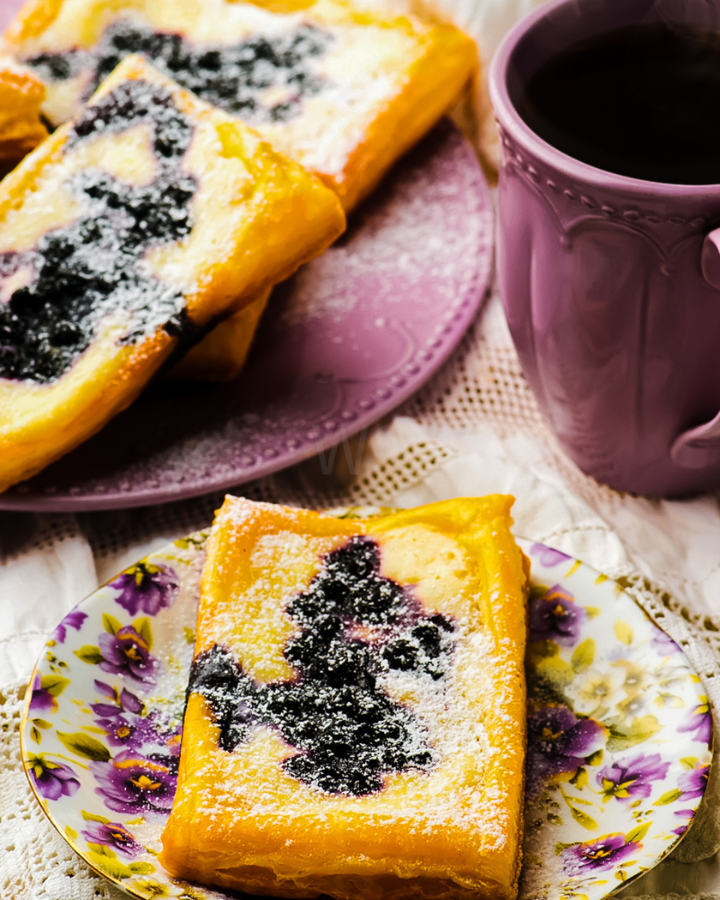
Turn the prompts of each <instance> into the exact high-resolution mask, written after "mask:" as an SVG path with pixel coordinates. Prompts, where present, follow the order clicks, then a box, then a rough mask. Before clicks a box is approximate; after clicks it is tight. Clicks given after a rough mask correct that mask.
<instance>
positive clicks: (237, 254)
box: [0, 56, 344, 490]
mask: <svg viewBox="0 0 720 900" xmlns="http://www.w3.org/2000/svg"><path fill="white" fill-rule="evenodd" d="M343 227H344V215H343V212H342V209H341V207H340V204H339V203H338V200H337V198H336V196H335V195H334V194H333V192H332V191H330V190H328V189H327V188H326V187H325V186H324V185H323V184H322V183H321V182H320V181H319V180H317V179H315V178H313V177H312V176H310V175H308V174H307V173H306V172H305V171H304V170H303V169H301V168H300V167H299V166H298V165H297V164H296V163H293V162H290V161H289V160H287V159H285V158H284V157H282V156H280V155H279V154H277V153H276V152H275V151H274V150H272V148H271V147H270V146H269V145H268V144H267V143H265V142H264V141H263V140H261V138H260V137H258V135H257V134H256V133H255V132H253V131H251V130H250V129H248V128H247V127H246V126H245V125H243V124H242V123H241V122H240V121H239V120H238V119H234V118H231V117H230V116H228V115H227V114H225V113H223V112H221V111H220V110H218V109H217V108H215V107H213V106H210V105H208V104H207V103H204V102H203V101H201V100H198V99H197V97H195V96H194V95H192V94H190V93H188V92H187V91H184V90H182V89H181V88H179V87H178V86H177V85H176V84H175V83H174V82H172V81H170V80H169V79H167V78H166V77H165V76H163V75H161V74H159V73H157V72H156V71H155V70H154V69H153V68H152V67H151V66H150V65H149V64H148V63H147V62H146V61H145V60H144V59H142V58H141V57H139V56H134V57H131V58H129V59H127V60H125V61H124V62H123V63H122V65H121V66H120V67H119V68H118V69H117V70H116V71H115V72H114V73H113V74H112V75H111V76H110V77H109V78H108V79H106V81H105V82H104V83H103V85H102V87H101V88H100V89H99V90H98V92H97V93H96V94H95V95H94V96H93V98H92V100H91V101H90V102H89V104H88V105H87V107H86V108H85V109H84V110H83V111H82V112H81V114H80V116H79V117H78V118H76V119H75V120H74V121H73V122H71V123H67V124H66V125H64V126H62V127H61V128H59V129H58V130H57V131H56V132H55V133H54V134H53V135H52V136H51V137H49V138H48V139H47V140H46V141H45V142H44V143H43V144H41V145H40V146H39V147H38V148H37V149H36V150H34V151H33V152H32V153H31V154H30V155H29V156H28V157H26V159H25V160H24V161H23V162H22V163H21V164H20V165H19V166H18V168H17V169H15V170H14V171H13V172H11V173H10V175H8V176H7V177H6V178H5V180H4V181H3V182H2V184H0V490H4V489H5V488H6V487H8V486H9V485H11V484H14V483H15V482H17V481H20V480H22V479H24V478H27V477H28V476H30V475H33V474H34V473H35V472H37V471H39V470H40V469H42V468H43V467H44V466H46V465H47V464H48V463H49V462H51V461H52V460H54V459H56V458H58V457H59V456H61V455H62V454H64V453H66V452H67V451H68V450H70V449H72V448H73V447H75V446H76V445H77V444H79V443H80V442H81V441H83V440H85V439H86V438H87V437H89V436H90V435H91V434H93V433H94V432H96V431H97V430H99V429H100V428H101V427H102V426H103V425H104V424H105V423H106V422H107V421H108V420H109V419H110V418H111V417H112V416H114V415H115V414H116V413H118V412H119V411H120V410H121V409H123V408H124V407H126V406H127V405H128V404H129V403H131V402H132V400H133V399H134V398H135V397H136V396H137V394H138V393H139V392H140V391H141V390H142V388H143V387H144V385H145V384H146V383H147V381H148V380H149V379H150V378H151V376H152V375H153V374H154V373H155V372H156V371H157V370H158V369H159V367H160V366H161V365H162V364H163V363H164V362H165V361H166V360H167V359H168V357H169V356H170V355H171V354H172V352H173V350H175V349H176V348H177V347H178V346H179V345H180V344H181V342H182V341H183V340H188V341H193V340H197V339H198V336H200V335H201V334H202V333H203V330H206V329H207V328H209V327H211V326H212V324H213V323H214V322H216V321H218V320H219V319H220V318H222V317H225V316H227V315H228V314H230V313H232V312H234V311H236V310H238V309H240V308H241V307H242V305H243V304H244V303H247V302H249V301H250V300H251V299H255V298H256V297H257V296H258V295H259V294H260V293H261V292H262V291H264V290H266V289H267V287H268V286H269V285H272V284H273V283H275V282H277V281H278V280H279V279H282V278H285V277H288V276H289V275H290V274H291V273H292V272H293V271H294V270H295V269H296V268H297V267H298V266H299V265H301V264H302V263H303V262H306V261H307V260H308V259H310V258H312V257H313V256H315V255H316V254H317V253H319V252H321V251H322V250H323V249H324V248H325V247H326V246H327V245H328V244H329V243H330V242H331V241H332V240H334V239H335V238H336V237H337V236H338V234H339V233H340V232H341V231H342V229H343Z"/></svg>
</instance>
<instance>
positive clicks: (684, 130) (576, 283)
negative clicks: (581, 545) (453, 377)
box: [490, 0, 720, 495]
mask: <svg viewBox="0 0 720 900" xmlns="http://www.w3.org/2000/svg"><path fill="white" fill-rule="evenodd" d="M643 29H644V30H643ZM648 29H649V30H648ZM653 29H654V31H653ZM653 34H655V35H656V36H657V35H660V38H658V39H662V40H669V41H670V42H671V44H673V47H675V44H677V47H675V50H677V53H675V50H673V52H674V53H675V57H674V58H673V59H672V60H671V59H670V58H669V57H668V62H667V64H665V63H663V62H662V57H661V56H659V55H658V54H659V53H660V51H658V50H657V48H655V49H654V50H653V47H652V46H651V45H652V41H654V40H655V38H654V37H652V35H653ZM648 35H650V38H648ZM648 40H649V41H650V44H647V41H648ZM618 42H619V43H620V44H622V47H621V48H620V50H619V51H617V44H618ZM623 42H624V43H623ZM643 42H645V44H643ZM673 42H674V43H673ZM613 45H614V46H615V50H612V47H613ZM604 46H605V47H606V49H607V47H610V48H611V51H608V52H610V55H611V56H612V53H615V54H616V56H615V62H614V63H613V65H615V68H616V70H617V71H615V72H613V71H610V70H611V69H612V66H610V68H608V67H607V66H605V63H602V60H601V63H602V65H600V67H599V69H598V70H597V71H596V72H595V73H594V75H592V73H590V74H591V75H592V77H590V75H588V73H587V72H586V71H583V68H582V65H580V63H581V62H582V61H587V60H592V59H593V58H594V57H593V54H595V56H596V57H597V55H598V54H600V56H602V53H603V52H605V51H603V50H602V48H603V47H604ZM638 46H640V50H638ZM643 48H644V49H643ZM648 48H649V49H648ZM678 48H679V49H678ZM688 48H689V49H688ZM616 51H617V53H616ZM653 52H655V53H656V56H657V59H655V60H654V61H653V60H651V59H649V57H648V54H650V56H652V53H653ZM663 52H664V51H663ZM573 53H574V56H573ZM618 53H619V55H618ZM637 53H640V54H642V53H645V57H643V58H642V59H640V61H639V62H638V58H637ZM633 54H636V55H635V56H633ZM688 54H689V55H688ZM606 57H607V53H606ZM606 57H604V59H605V60H606V62H607V59H606ZM715 57H717V59H718V61H720V3H718V2H715V0H622V2H618V0H551V2H550V3H549V4H546V5H545V6H543V7H541V8H540V9H539V10H537V11H535V12H534V13H532V14H531V15H530V16H528V17H527V18H526V19H524V20H523V21H522V22H520V23H519V24H518V25H517V26H516V27H515V28H514V29H513V30H512V31H511V32H510V33H509V34H508V35H507V36H506V38H505V40H504V41H503V43H502V44H501V46H500V48H499V49H498V52H497V54H496V56H495V58H494V60H493V64H492V68H491V72H490V91H491V97H492V101H493V105H494V108H495V114H496V117H497V120H498V125H499V128H500V135H501V139H502V145H503V162H502V168H501V172H500V183H499V221H498V277H499V286H500V293H501V296H502V299H503V303H504V305H505V311H506V314H507V318H508V322H509V325H510V330H511V332H512V335H513V339H514V341H515V345H516V347H517V350H518V354H519V356H520V361H521V363H522V366H523V369H524V372H525V375H526V377H527V379H528V381H529V383H530V386H531V387H532V389H533V391H534V393H535V395H536V397H537V399H538V402H539V404H540V406H541V408H542V410H543V412H544V414H545V416H546V417H547V419H548V421H549V423H550V425H551V426H552V428H553V430H554V431H555V433H556V435H557V436H558V438H559V440H560V442H561V443H562V445H563V447H564V448H565V450H566V451H567V452H568V454H569V455H570V456H571V458H572V459H573V460H574V461H575V462H576V463H577V464H578V465H579V466H580V468H581V469H583V470H584V471H585V472H587V473H589V474H591V475H593V476H594V477H595V478H597V479H598V480H599V481H602V482H604V483H606V484H609V485H610V486H612V487H614V488H617V489H620V490H628V491H634V492H638V493H643V494H662V495H678V494H683V493H690V492H696V491H702V490H709V489H713V488H718V487H720V251H719V248H720V228H718V226H719V225H720V128H717V129H716V128H715V126H714V120H715V119H718V116H717V112H716V110H717V108H718V107H717V106H714V105H713V104H712V103H711V102H710V101H711V98H712V97H713V96H714V95H713V91H717V92H719V95H720V65H719V66H717V67H715V66H712V65H710V63H712V60H713V58H715ZM558 59H560V61H561V63H562V65H565V69H564V70H563V69H562V65H561V66H560V69H558V68H557V65H558V64H557V60H558ZM618 59H619V60H620V63H618ZM658 59H659V60H660V62H659V63H658ZM563 60H565V61H564V62H563ZM688 60H689V61H688ZM566 64H567V65H566ZM583 64H584V63H583ZM588 64H589V63H588ZM653 65H654V68H653ZM553 66H555V75H554V76H553V71H554V70H553ZM573 66H575V69H573ZM603 66H605V68H603ZM673 66H674V68H673ZM693 66H694V68H692V67H693ZM630 70H632V71H630ZM635 70H637V71H640V76H639V77H640V81H641V82H642V79H644V83H640V84H638V82H637V80H635V81H633V79H634V78H635V77H636V75H637V71H635ZM628 72H630V74H628ZM633 72H634V73H635V74H633ZM708 72H710V73H711V77H710V82H712V83H710V85H709V87H707V85H706V84H705V81H703V79H706V75H707V74H708ZM575 73H577V79H576V78H575ZM712 73H717V74H716V75H715V76H714V77H715V81H714V82H713V76H712ZM676 76H677V77H679V78H680V81H681V82H683V79H685V81H686V82H687V83H686V84H681V87H680V88H679V90H680V91H681V93H680V94H679V95H677V96H676V95H675V94H674V93H673V92H674V90H675V80H674V79H676ZM686 76H687V78H686ZM553 77H555V82H554V85H555V88H557V89H559V90H560V93H559V95H558V94H553V90H554V89H555V88H553V81H552V78H553ZM582 78H586V81H585V82H583V81H582ZM593 78H595V82H594V87H593V80H592V79H593ZM543 79H545V97H548V96H552V97H554V103H555V108H554V109H553V108H543V107H542V104H541V100H538V98H539V97H540V98H542V90H543ZM548 79H550V80H549V81H548ZM623 79H627V87H623V84H624V82H623ZM692 79H695V81H693V80H692ZM706 80H707V79H706ZM548 84H549V85H550V88H551V89H552V90H551V91H550V93H548V90H547V87H548ZM538 85H539V87H538ZM587 85H590V87H587ZM598 85H601V88H598ZM528 86H530V88H528ZM698 86H699V87H698ZM706 87H707V90H708V91H709V94H707V96H704V95H703V96H701V95H700V94H699V93H698V91H700V90H703V91H704V90H705V89H706ZM646 90H649V91H650V99H649V101H648V102H650V103H651V104H654V106H653V109H652V110H650V112H648V111H647V109H646V108H645V106H643V104H644V103H645V100H646V99H647V97H645V96H643V92H644V91H646ZM682 90H685V91H686V99H682V96H683V95H682ZM604 91H605V92H606V93H607V98H608V99H607V102H606V101H605V100H604V99H603V98H604V96H605V94H604V93H603V92H604ZM688 91H689V93H687V92H688ZM533 92H534V93H533ZM558 96H559V97H560V99H558ZM678 96H680V98H681V99H680V100H678ZM563 98H564V99H563ZM538 103H540V106H538V105H537V104H538ZM562 103H566V106H565V108H564V109H563V107H562ZM673 103H674V104H675V106H674V107H673ZM533 104H535V105H533ZM703 104H705V107H707V115H706V116H704V117H703V115H702V111H703V109H704V106H703ZM646 105H647V104H646ZM573 108H574V110H575V112H573ZM618 109H619V110H620V113H617V115H616V112H617V110H618ZM553 115H556V116H557V115H560V120H559V121H560V124H561V125H562V124H563V122H564V123H568V122H570V123H572V122H577V123H578V124H577V133H576V134H574V135H573V134H571V135H570V137H571V138H572V140H574V141H575V143H572V140H571V141H566V140H565V139H564V137H563V134H562V133H561V132H559V131H558V130H557V128H556V126H557V124H558V120H556V121H553ZM623 115H624V116H625V118H624V119H623V118H622V116H623ZM608 116H609V117H610V118H607V117H608ZM618 116H619V118H618ZM636 116H637V117H638V119H637V121H636V120H635V117H636ZM643 116H645V117H646V118H645V119H643V118H642V117H643ZM673 116H675V118H676V119H677V121H675V120H674V119H673V118H672V117H673ZM683 116H684V117H685V119H684V124H683V121H681V120H682V117H683ZM604 117H605V118H604ZM663 117H665V118H663ZM719 121H720V120H719ZM529 123H532V127H531V124H529ZM638 123H640V124H638ZM673 127H674V128H675V131H674V132H672V128H673ZM553 128H556V130H555V131H553ZM668 128H670V131H667V129H668ZM693 128H695V132H693ZM612 129H614V130H615V134H614V136H613V134H612V133H610V131H611V130H612ZM648 129H651V130H652V129H655V132H652V134H650V132H648ZM663 129H665V131H663ZM666 132H667V133H668V134H669V135H670V137H668V139H667V140H668V141H669V143H665V138H662V139H660V138H658V139H655V137H653V135H654V134H655V133H657V134H658V135H661V136H662V135H664V134H665V133H666ZM540 133H542V134H543V136H542V137H541V136H540ZM593 135H594V136H595V137H593ZM698 135H699V137H698ZM696 138H697V139H696ZM706 138H707V140H706V144H707V146H702V147H700V146H699V144H698V141H699V142H700V143H702V141H704V140H705V139H706ZM606 139H607V140H606ZM625 139H627V142H628V143H627V146H623V143H622V141H623V140H625ZM643 139H645V145H643V144H642V141H643ZM583 140H584V141H585V144H584V145H583V143H582V142H583ZM613 140H615V144H616V146H615V148H614V147H613ZM675 140H677V141H678V144H677V147H676V146H675V144H673V143H672V142H673V141H675ZM593 141H595V142H596V145H593V143H592V142H593ZM632 141H639V142H640V143H639V144H637V145H631V144H632ZM686 144H687V147H686V146H685V145H686ZM716 144H717V152H716V151H715V145H716ZM560 145H562V146H563V147H564V149H565V151H570V152H564V151H563V150H561V149H559V146H560ZM602 145H606V146H602ZM696 145H697V146H696ZM608 146H609V147H610V152H609V154H608V153H607V152H606V151H607V149H608ZM688 147H690V150H691V151H692V153H696V155H697V160H698V162H697V163H696V162H695V159H696V157H693V156H692V155H690V156H688V157H687V159H686V158H684V157H683V158H682V159H681V158H680V157H681V156H682V153H684V152H685V151H686V150H687V148H688ZM638 148H639V149H638ZM613 149H614V150H615V156H613ZM656 150H657V152H656ZM595 151H598V152H595ZM625 151H627V152H625ZM661 151H662V152H661ZM688 152H690V151H688ZM570 153H572V155H570ZM602 153H605V155H604V156H603V155H602ZM703 153H704V156H703ZM633 154H634V158H633ZM628 160H630V162H628ZM676 163H678V165H676ZM628 173H629V174H628ZM715 173H717V174H715ZM705 178H707V179H708V180H712V182H713V183H709V184H703V183H699V182H701V181H702V180H704V179H705ZM653 179H658V180H653ZM671 179H676V181H677V182H679V181H681V180H682V181H684V182H685V183H674V182H673V181H672V180H671ZM692 182H695V183H692Z"/></svg>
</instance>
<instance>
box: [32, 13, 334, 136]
mask: <svg viewBox="0 0 720 900" xmlns="http://www.w3.org/2000/svg"><path fill="white" fill-rule="evenodd" d="M331 39H332V38H331V36H330V35H329V34H328V33H327V32H325V31H323V30H322V29H320V28H318V27H317V26H315V25H310V24H304V25H301V26H300V27H299V28H297V29H296V30H295V31H294V32H292V33H290V34H287V35H280V36H277V37H272V38H270V37H263V36H262V35H255V36H253V37H250V38H247V39H246V40H244V41H242V42H241V43H239V44H234V45H229V46H222V45H220V46H198V47H196V46H193V45H192V44H191V43H190V42H188V41H186V40H184V39H183V38H182V37H181V36H180V35H178V34H167V33H163V32H156V31H153V30H151V29H150V28H147V27H143V26H140V25H134V24H132V23H130V22H117V23H115V24H113V25H111V26H110V27H109V28H108V29H107V31H106V32H105V33H104V35H103V37H102V40H101V41H100V43H99V45H98V46H97V47H96V48H94V49H93V50H75V51H70V52H68V53H59V54H51V53H42V54H40V55H38V56H35V57H32V58H31V59H29V60H27V62H28V63H29V64H30V65H31V66H33V67H34V68H36V69H37V70H38V71H39V73H40V74H41V76H42V77H44V78H45V79H46V80H49V81H63V80H67V79H69V78H72V77H74V76H76V75H77V74H79V73H80V72H82V71H87V70H88V69H90V70H91V72H92V77H91V79H90V81H89V85H88V88H87V91H86V97H88V96H90V94H91V93H92V91H93V90H94V89H95V88H96V87H97V86H98V85H99V84H100V82H101V81H102V80H103V79H104V78H105V77H106V76H107V75H109V74H110V72H112V71H113V69H114V68H115V67H116V66H117V65H118V64H119V63H120V62H121V60H123V59H124V58H125V57H126V56H127V55H128V54H130V53H140V54H142V55H143V56H145V57H146V58H147V59H149V60H150V61H151V62H152V63H153V65H154V66H155V67H156V68H158V69H159V70H160V71H162V72H164V73H165V74H166V75H168V76H169V77H170V78H173V79H174V80H175V81H177V82H178V83H179V84H181V85H182V86H183V87H184V88H187V89H188V90H190V91H192V92H193V93H194V94H197V96H198V97H201V98H202V99H203V100H206V101H207V102H208V103H212V104H213V105H214V106H219V107H220V108H221V109H224V110H226V111H227V112H229V113H233V114H235V115H240V116H242V117H243V118H245V119H247V120H248V121H252V122H284V121H287V120H288V119H290V118H292V117H293V116H294V115H296V114H297V113H299V112H300V104H301V102H302V99H303V97H307V96H311V95H313V94H317V93H318V92H319V91H320V90H321V89H322V87H323V84H324V83H325V79H324V78H322V77H321V76H318V75H316V74H314V73H313V72H312V71H310V69H309V68H308V61H309V60H310V59H311V58H312V57H317V56H321V55H322V54H323V53H324V52H325V50H326V48H327V46H328V44H329V42H330V41H331ZM268 88H273V89H274V91H273V93H275V94H276V95H277V94H278V93H279V94H281V95H282V96H281V97H280V98H279V99H276V100H275V102H273V103H270V104H268V103H264V102H263V100H262V94H263V93H264V92H265V91H267V89H268Z"/></svg>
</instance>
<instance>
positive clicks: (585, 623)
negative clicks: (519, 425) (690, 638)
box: [520, 542, 712, 900]
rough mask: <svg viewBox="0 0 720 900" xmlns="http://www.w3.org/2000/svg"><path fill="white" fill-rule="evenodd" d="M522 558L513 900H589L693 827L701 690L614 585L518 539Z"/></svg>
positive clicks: (672, 648)
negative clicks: (528, 568) (525, 574)
mask: <svg viewBox="0 0 720 900" xmlns="http://www.w3.org/2000/svg"><path fill="white" fill-rule="evenodd" d="M522 546H523V549H524V550H525V552H526V554H527V555H528V556H529V557H530V561H531V564H532V589H531V596H530V605H529V616H528V619H529V635H528V651H527V660H526V669H527V676H528V754H527V797H526V810H525V848H524V849H525V857H524V858H525V866H524V868H523V875H522V880H521V888H520V896H521V898H522V900H571V898H574V900H599V898H601V897H606V896H607V895H608V894H611V893H612V892H613V891H615V890H618V889H619V888H621V887H622V886H623V885H625V884H626V883H627V882H628V881H629V880H630V879H633V878H636V877H637V876H638V875H640V874H642V872H644V871H646V870H647V869H649V868H651V867H652V866H653V865H655V863H656V862H658V861H659V860H660V859H661V858H662V857H663V856H665V855H666V854H667V853H668V852H669V850H670V849H671V848H672V846H673V844H674V843H675V842H676V841H677V840H678V839H679V837H680V836H682V835H683V834H684V832H685V831H686V830H687V828H688V826H689V825H690V823H691V822H692V819H693V817H694V815H695V811H696V810H697V807H698V805H699V802H700V799H701V798H702V794H703V792H704V788H705V784H706V783H707V776H708V771H709V766H710V759H711V752H710V742H711V731H712V722H711V717H710V711H709V708H708V702H707V697H706V696H705V695H704V691H703V688H702V685H701V684H700V680H699V678H698V676H697V674H696V673H695V672H694V671H693V669H692V668H691V667H690V665H689V664H688V662H687V660H686V659H685V657H684V655H683V653H682V651H681V649H680V647H678V646H677V644H675V643H674V642H673V641H672V640H671V639H670V638H669V637H668V636H667V635H666V634H664V633H663V632H662V631H660V629H659V628H657V626H655V625H654V624H653V623H652V622H651V621H650V619H649V618H648V617H647V616H646V615H645V613H644V612H643V611H642V610H641V609H640V608H639V607H638V606H637V605H636V604H635V603H634V602H633V601H632V599H631V598H630V597H629V596H628V595H627V594H626V593H625V592H624V591H622V589H621V588H620V587H619V586H618V585H617V584H616V583H615V582H613V581H611V580H610V579H608V578H606V577H605V576H604V575H598V573H597V572H595V571H593V570H592V569H590V568H588V567H587V566H585V565H582V564H581V563H579V562H577V561H576V560H573V559H571V558H570V557H568V556H566V555H565V554H563V553H560V552H559V551H557V550H552V549H550V548H548V547H545V546H543V545H542V544H531V543H530V542H522Z"/></svg>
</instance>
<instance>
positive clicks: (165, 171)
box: [0, 81, 197, 383]
mask: <svg viewBox="0 0 720 900" xmlns="http://www.w3.org/2000/svg"><path fill="white" fill-rule="evenodd" d="M140 123H148V124H150V125H151V127H152V129H153V151H154V154H155V156H156V158H157V174H156V177H155V179H154V180H153V182H152V183H151V184H149V185H147V186H145V187H133V186H130V185H127V184H123V183H122V182H120V181H118V180H117V179H115V178H113V177H112V176H111V175H109V174H107V173H105V172H102V171H100V170H98V169H88V170H86V171H83V172H81V173H79V174H78V175H76V176H74V177H73V178H72V180H71V182H70V189H71V191H72V193H73V194H74V195H75V197H76V198H77V199H78V200H79V201H80V203H81V208H82V210H83V212H82V215H81V216H80V217H79V218H78V219H76V220H75V221H74V222H72V223H70V224H69V225H65V226H63V227H61V228H57V229H55V230H53V231H50V232H48V233H47V234H45V235H44V236H43V237H42V238H41V239H40V241H39V242H38V244H37V246H36V247H35V249H33V250H31V251H27V252H22V253H15V252H8V253H2V254H0V280H4V279H5V278H7V277H9V276H12V275H15V274H17V273H21V274H22V276H23V277H22V280H23V281H25V284H24V286H22V287H18V288H17V289H16V290H15V291H14V292H13V293H12V294H11V296H10V297H9V298H8V299H7V302H4V303H3V302H0V377H3V378H14V379H27V380H32V381H36V382H38V383H49V382H52V381H54V380H55V379H57V378H59V377H60V376H61V375H63V374H64V373H65V372H67V371H68V370H69V369H70V368H71V367H72V365H73V364H74V363H75V361H76V360H77V359H78V357H79V356H80V354H82V353H83V351H84V350H86V349H87V348H88V346H89V345H90V344H91V342H92V341H93V339H94V337H95V335H96V333H97V330H98V326H99V325H100V322H101V321H102V319H104V318H105V317H106V316H107V315H108V314H110V313H112V312H114V311H116V310H119V309H122V310H125V311H126V312H127V313H128V315H129V322H130V324H129V326H128V331H127V333H126V334H125V336H124V337H123V339H122V340H123V341H124V342H133V341H136V340H138V339H140V338H142V337H144V336H147V335H150V334H153V333H154V332H155V331H156V330H157V329H158V328H164V329H165V330H166V331H167V332H168V333H170V334H175V333H177V332H178V331H179V330H180V329H181V328H182V325H183V322H184V317H185V299H184V297H183V295H182V294H181V293H180V292H179V291H176V290H174V289H173V288H169V287H167V286H165V285H163V284H162V282H160V281H159V280H158V279H157V278H155V277H153V276H152V275H150V274H149V273H148V272H147V271H146V270H145V269H144V267H143V256H144V254H145V252H146V251H147V250H149V249H150V248H152V247H156V246H159V245H161V244H165V243H169V242H172V241H177V240H180V239H181V238H183V237H185V236H186V235H187V234H189V233H190V230H191V228H192V216H191V211H190V203H191V201H192V198H193V195H194V193H195V190H196V188H197V185H196V182H195V179H194V178H192V177H190V176H188V175H186V174H185V173H183V171H182V170H181V168H180V163H181V160H182V157H183V155H184V154H185V152H186V151H187V149H188V147H189V146H190V141H191V139H192V125H191V124H190V123H189V121H188V120H187V118H186V117H185V116H184V115H183V114H182V113H180V112H179V111H178V110H177V108H176V107H175V105H174V103H173V99H172V96H171V95H170V93H169V92H168V91H167V90H166V89H165V88H163V87H159V86H155V85H150V84H148V83H147V82H143V81H130V82H127V83H124V84H122V85H120V86H119V87H118V88H116V89H115V90H114V91H113V92H112V93H110V94H108V95H107V96H105V97H104V98H103V99H102V100H101V101H99V102H98V103H97V104H96V105H94V106H92V107H88V108H87V109H86V110H85V112H84V114H83V115H82V116H81V118H80V119H79V120H78V122H77V123H76V125H75V126H74V128H73V130H72V132H71V134H70V137H69V138H68V142H67V147H68V148H69V149H70V148H72V146H73V145H76V144H78V143H80V142H82V141H84V140H87V139H88V138H89V137H91V136H93V135H97V134H100V133H104V134H107V133H109V134H117V133H120V132H122V131H126V130H127V129H128V128H131V127H132V126H134V125H137V124H140Z"/></svg>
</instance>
